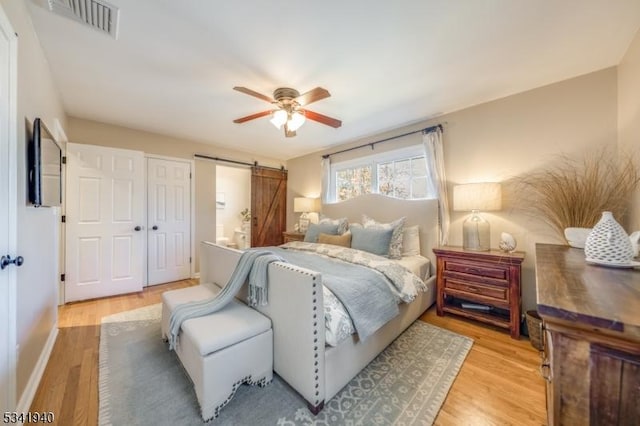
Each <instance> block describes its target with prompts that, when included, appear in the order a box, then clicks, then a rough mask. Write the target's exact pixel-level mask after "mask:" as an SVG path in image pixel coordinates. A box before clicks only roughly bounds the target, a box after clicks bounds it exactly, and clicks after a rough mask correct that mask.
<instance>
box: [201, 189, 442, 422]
mask: <svg viewBox="0 0 640 426" xmlns="http://www.w3.org/2000/svg"><path fill="white" fill-rule="evenodd" d="M322 213H323V215H324V216H328V217H332V218H342V217H347V218H348V220H349V223H356V222H361V217H362V213H366V214H368V215H369V216H371V217H373V218H375V219H376V220H377V221H379V222H391V221H393V220H395V219H397V218H399V217H403V216H404V217H405V218H406V222H405V226H410V225H418V226H419V233H420V253H421V254H422V255H423V256H424V257H426V258H428V259H430V267H429V269H430V277H429V278H428V279H426V280H425V284H426V291H422V292H418V293H417V296H416V297H415V299H414V300H413V301H412V302H411V303H400V304H399V311H400V312H399V314H398V315H397V316H396V317H394V318H393V319H392V320H390V321H389V322H388V323H386V324H385V325H384V326H382V327H381V328H379V329H378V330H377V331H376V332H375V333H373V334H372V335H370V336H368V337H367V338H366V339H365V340H364V341H362V340H360V339H359V338H358V335H357V334H353V335H351V336H349V337H348V338H346V339H343V340H342V341H340V342H339V343H338V344H337V345H336V346H329V345H326V344H325V343H326V342H325V321H324V297H323V286H322V274H321V273H320V272H317V271H314V270H311V269H306V268H302V267H299V266H295V265H293V264H291V263H284V262H274V263H272V264H271V265H269V268H268V280H269V303H268V304H267V305H265V306H258V307H256V309H257V310H259V311H260V312H262V313H263V314H265V315H266V316H268V317H269V318H270V319H271V322H272V328H273V338H274V341H273V344H274V371H275V372H276V373H277V374H278V375H279V376H280V377H282V378H283V379H284V380H285V381H286V382H287V383H289V385H291V387H293V388H294V389H295V390H296V391H297V392H298V393H300V395H301V396H302V397H303V398H304V399H305V400H306V401H307V404H308V407H309V409H310V411H311V412H313V413H314V414H317V413H318V412H319V411H320V410H321V409H322V408H323V406H324V403H325V401H328V400H330V399H331V398H332V397H333V396H334V395H335V394H336V393H337V392H338V391H339V390H340V389H341V388H342V387H344V386H345V385H346V384H347V383H348V382H349V381H350V380H351V379H352V378H353V377H355V376H356V375H357V374H358V372H360V370H362V369H363V368H364V367H365V366H366V365H367V364H368V363H369V362H371V361H372V360H373V359H374V358H375V357H376V356H377V355H378V354H379V353H380V352H381V351H382V350H383V349H384V348H385V347H387V345H389V344H390V343H391V342H392V341H393V340H394V339H395V338H396V337H397V336H399V335H400V334H401V333H402V332H403V331H404V330H405V329H406V328H407V327H408V326H409V325H411V323H413V322H414V321H415V320H416V319H417V318H418V317H419V316H420V315H421V314H422V313H423V312H424V311H425V310H426V309H427V308H429V306H431V305H432V304H433V303H434V300H435V265H436V263H435V258H434V255H433V252H432V248H433V247H434V246H435V245H436V242H437V233H438V230H437V217H438V216H437V201H436V200H398V199H392V198H388V197H384V196H380V195H374V194H370V195H365V196H361V197H358V198H355V199H351V200H348V201H345V202H342V203H336V204H326V205H323V207H322ZM241 253H242V252H241V251H238V250H235V249H232V248H227V247H222V246H219V245H216V244H213V243H210V242H202V243H201V247H200V256H201V262H200V265H201V266H200V282H201V283H202V284H203V285H213V286H216V285H219V284H221V285H219V286H222V285H224V283H226V282H227V281H228V279H229V277H230V276H231V274H232V272H233V270H234V268H235V265H236V264H237V262H238V260H239V258H240V255H241ZM238 298H239V299H240V300H242V301H245V300H246V289H244V288H243V290H242V291H241V292H240V293H239V294H238Z"/></svg>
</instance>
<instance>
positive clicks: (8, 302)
mask: <svg viewBox="0 0 640 426" xmlns="http://www.w3.org/2000/svg"><path fill="white" fill-rule="evenodd" d="M16 45H17V43H16V37H15V35H14V33H13V30H12V29H11V24H10V23H9V20H8V19H7V17H6V15H5V14H4V11H3V10H2V7H0V256H3V257H4V259H5V260H7V258H8V257H9V256H10V258H11V259H15V258H16V256H17V255H16V253H15V250H16V233H15V231H16V229H15V228H16V227H15V220H16V215H15V213H16V189H17V186H16V166H17V161H16V124H15V123H16V121H15V120H16V117H15V113H16V109H15V108H16V106H15V105H16V104H15V99H16V94H15V90H16V80H15V78H16V75H15V72H16V68H15V66H16ZM12 225H13V226H12ZM0 264H1V263H0ZM15 285H16V273H15V264H9V265H8V266H6V267H4V268H3V269H0V413H4V412H7V411H9V412H10V411H13V410H15V406H16V401H15V397H16V395H15V393H16V386H15V372H16V370H15V368H16V312H15V294H16V288H15Z"/></svg>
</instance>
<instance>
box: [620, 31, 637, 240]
mask: <svg viewBox="0 0 640 426" xmlns="http://www.w3.org/2000/svg"><path fill="white" fill-rule="evenodd" d="M618 131H619V133H618V144H619V148H620V150H621V151H622V152H625V153H633V154H634V155H635V156H636V157H635V158H636V160H637V161H638V164H640V31H638V33H637V34H636V37H635V38H634V39H633V41H632V43H631V45H630V46H629V49H628V50H627V53H626V54H625V56H624V58H623V59H622V62H620V65H619V66H618ZM625 225H626V227H625V229H626V230H627V231H628V232H633V231H637V230H640V189H638V190H637V191H636V193H635V195H634V196H633V198H632V200H631V205H630V210H629V212H628V214H627V220H626V223H625Z"/></svg>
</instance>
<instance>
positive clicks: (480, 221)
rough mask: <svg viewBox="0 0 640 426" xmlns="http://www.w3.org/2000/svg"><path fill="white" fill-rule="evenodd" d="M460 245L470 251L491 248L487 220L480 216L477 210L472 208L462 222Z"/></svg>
mask: <svg viewBox="0 0 640 426" xmlns="http://www.w3.org/2000/svg"><path fill="white" fill-rule="evenodd" d="M462 247H463V248H464V249H465V250H472V251H489V250H490V248H491V234H490V227H489V222H487V221H486V220H485V219H484V218H483V217H482V216H480V212H479V211H478V210H473V211H472V212H471V216H469V217H468V218H467V219H465V221H464V223H463V224H462Z"/></svg>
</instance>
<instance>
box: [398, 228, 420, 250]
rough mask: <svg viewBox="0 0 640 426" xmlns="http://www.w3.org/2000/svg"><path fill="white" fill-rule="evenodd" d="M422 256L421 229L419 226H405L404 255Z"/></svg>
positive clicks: (403, 236)
mask: <svg viewBox="0 0 640 426" xmlns="http://www.w3.org/2000/svg"><path fill="white" fill-rule="evenodd" d="M419 254H420V228H419V227H418V225H413V226H405V227H404V231H402V255H403V256H417V255H419Z"/></svg>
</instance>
